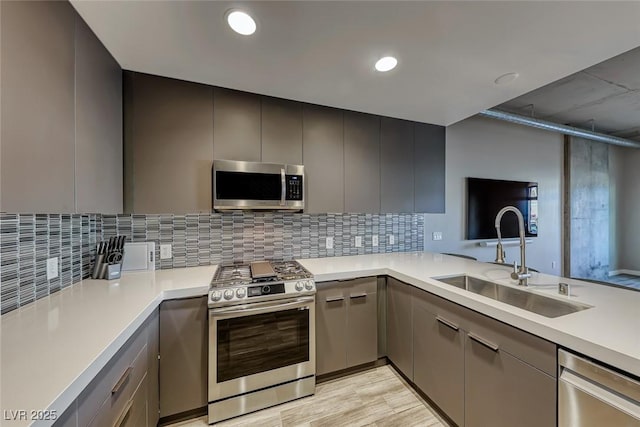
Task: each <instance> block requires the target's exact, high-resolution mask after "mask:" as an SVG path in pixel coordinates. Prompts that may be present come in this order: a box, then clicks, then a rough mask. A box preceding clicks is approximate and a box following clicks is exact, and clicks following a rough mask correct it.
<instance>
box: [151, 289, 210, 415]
mask: <svg viewBox="0 0 640 427" xmlns="http://www.w3.org/2000/svg"><path fill="white" fill-rule="evenodd" d="M207 314H208V312H207V298H206V297H200V298H189V299H178V300H171V301H165V302H163V303H162V305H161V306H160V416H161V417H166V416H169V415H175V414H179V413H181V412H185V411H190V410H193V409H199V408H202V407H204V406H206V405H207V402H208V400H207V363H208V359H207V356H208V335H207V327H208V323H207Z"/></svg>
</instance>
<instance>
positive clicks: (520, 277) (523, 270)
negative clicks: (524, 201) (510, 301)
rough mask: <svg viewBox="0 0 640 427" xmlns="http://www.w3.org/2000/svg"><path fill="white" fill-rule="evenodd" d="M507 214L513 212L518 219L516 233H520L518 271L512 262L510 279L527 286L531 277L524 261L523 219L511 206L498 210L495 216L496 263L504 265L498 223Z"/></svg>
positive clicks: (516, 209) (515, 262) (515, 264)
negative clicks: (496, 235)
mask: <svg viewBox="0 0 640 427" xmlns="http://www.w3.org/2000/svg"><path fill="white" fill-rule="evenodd" d="M507 212H513V213H514V214H516V216H517V217H518V231H519V233H520V269H518V263H517V261H514V262H513V273H511V278H512V279H513V280H517V281H518V285H520V286H527V285H528V284H527V280H528V279H529V277H531V274H530V273H529V269H528V268H527V265H526V259H525V250H526V248H525V240H524V218H523V217H522V213H521V212H520V211H519V210H518V208H515V207H513V206H505V207H504V208H502V209H500V212H498V215H496V231H497V232H498V246H497V248H496V262H499V263H500V264H504V249H503V248H502V234H501V233H500V222H501V221H502V217H503V216H504V214H506V213H507Z"/></svg>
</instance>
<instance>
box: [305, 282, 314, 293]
mask: <svg viewBox="0 0 640 427" xmlns="http://www.w3.org/2000/svg"><path fill="white" fill-rule="evenodd" d="M304 287H305V288H307V290H308V291H310V290H311V289H313V282H312V281H311V280H307V281H306V282H304Z"/></svg>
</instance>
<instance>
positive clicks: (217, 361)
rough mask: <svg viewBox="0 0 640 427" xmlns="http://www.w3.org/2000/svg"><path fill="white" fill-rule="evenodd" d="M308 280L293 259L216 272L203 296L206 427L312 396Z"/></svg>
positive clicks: (311, 291)
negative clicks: (205, 302)
mask: <svg viewBox="0 0 640 427" xmlns="http://www.w3.org/2000/svg"><path fill="white" fill-rule="evenodd" d="M315 293H316V286H315V282H314V280H313V276H312V275H311V273H309V272H308V271H307V270H306V269H305V268H304V267H302V265H300V264H299V263H298V262H296V261H281V262H276V261H271V262H269V261H260V262H253V263H250V264H249V263H247V264H230V265H222V266H220V267H218V270H217V271H216V274H215V275H214V277H213V280H212V281H211V287H210V290H209V408H208V412H209V423H210V424H211V423H215V422H218V421H222V420H225V419H228V418H232V417H235V416H238V415H243V414H246V413H249V412H253V411H257V410H259V409H263V408H266V407H269V406H273V405H277V404H279V403H282V402H286V401H289V400H293V399H297V398H300V397H303V396H308V395H311V394H313V393H314V392H315V372H316V361H315V354H316V349H315V341H316V337H315Z"/></svg>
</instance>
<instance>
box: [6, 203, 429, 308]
mask: <svg viewBox="0 0 640 427" xmlns="http://www.w3.org/2000/svg"><path fill="white" fill-rule="evenodd" d="M389 234H393V235H394V236H395V239H396V242H395V244H393V245H388V244H387V236H388V235H389ZM115 235H122V236H126V237H127V241H129V242H130V241H135V242H145V241H154V242H155V243H156V254H155V256H156V260H157V262H156V268H158V269H160V268H163V269H164V268H179V267H194V266H198V265H209V264H219V263H229V262H238V261H254V260H264V259H285V260H289V259H292V258H309V257H311V258H317V257H327V256H343V255H360V254H372V253H387V252H405V251H421V250H423V242H424V222H423V217H422V215H419V214H384V215H378V214H319V215H308V214H293V213H282V212H264V213H251V212H245V213H242V212H235V213H213V214H208V213H207V214H189V215H173V214H168V215H100V214H97V215H95V214H92V215H79V214H74V215H59V214H50V215H45V214H38V215H34V214H20V215H17V214H0V243H1V245H2V269H1V270H0V313H1V314H5V313H8V312H10V311H12V310H15V309H16V308H18V307H20V306H23V305H25V304H28V303H30V302H33V301H35V300H36V299H38V298H42V297H46V296H47V295H49V294H52V293H55V292H58V291H60V290H62V289H64V288H66V287H68V286H70V285H71V284H72V283H75V282H78V281H80V280H81V279H84V278H87V277H89V276H90V274H91V267H92V262H93V258H94V256H95V247H96V243H97V242H99V241H101V240H104V239H108V238H109V237H112V236H115ZM356 235H358V236H361V237H362V241H363V245H362V246H361V247H356V246H355V236H356ZM374 235H375V236H378V238H379V245H378V246H373V245H372V237H373V236H374ZM327 236H333V238H334V247H333V248H332V249H327V248H326V246H325V238H326V237H327ZM166 243H168V244H171V245H172V252H173V257H172V258H170V259H160V244H166ZM50 257H58V258H59V260H60V266H59V272H60V275H59V276H58V277H57V278H55V279H51V280H47V276H46V260H47V258H50Z"/></svg>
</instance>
